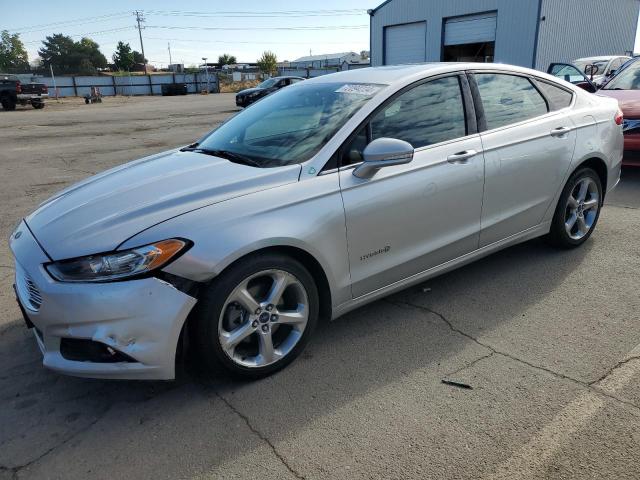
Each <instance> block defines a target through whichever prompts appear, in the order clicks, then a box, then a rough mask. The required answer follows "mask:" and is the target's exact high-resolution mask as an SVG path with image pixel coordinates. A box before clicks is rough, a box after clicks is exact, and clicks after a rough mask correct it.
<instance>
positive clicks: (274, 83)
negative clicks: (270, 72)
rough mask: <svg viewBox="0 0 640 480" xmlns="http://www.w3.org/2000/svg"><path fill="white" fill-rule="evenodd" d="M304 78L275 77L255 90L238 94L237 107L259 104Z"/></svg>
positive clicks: (250, 89)
mask: <svg viewBox="0 0 640 480" xmlns="http://www.w3.org/2000/svg"><path fill="white" fill-rule="evenodd" d="M303 80H304V78H302V77H273V78H269V79H267V80H265V81H264V82H262V83H260V84H258V86H256V87H254V88H247V89H246V90H242V91H240V92H238V93H237V94H236V105H237V106H238V107H248V106H249V105H251V104H252V103H253V102H257V101H258V100H260V99H261V98H263V97H266V96H267V95H269V94H270V93H273V92H275V91H277V90H280V89H281V88H284V87H288V86H289V85H293V84H295V83H298V82H301V81H303Z"/></svg>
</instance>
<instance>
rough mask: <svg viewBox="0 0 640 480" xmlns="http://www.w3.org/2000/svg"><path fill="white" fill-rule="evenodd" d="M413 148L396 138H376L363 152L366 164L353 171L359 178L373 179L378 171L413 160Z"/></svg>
mask: <svg viewBox="0 0 640 480" xmlns="http://www.w3.org/2000/svg"><path fill="white" fill-rule="evenodd" d="M413 152H414V148H413V146H412V145H411V144H410V143H408V142H405V141H403V140H398V139H395V138H376V139H375V140H374V141H373V142H371V143H370V144H369V145H367V147H366V148H365V149H364V151H363V152H362V156H363V158H364V162H362V163H361V164H360V165H358V167H356V169H355V170H354V171H353V175H355V176H356V177H358V178H371V177H373V176H374V175H375V174H376V172H377V171H378V170H380V169H381V168H384V167H391V166H394V165H404V164H405V163H409V162H411V160H413Z"/></svg>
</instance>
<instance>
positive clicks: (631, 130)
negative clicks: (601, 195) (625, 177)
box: [597, 62, 640, 167]
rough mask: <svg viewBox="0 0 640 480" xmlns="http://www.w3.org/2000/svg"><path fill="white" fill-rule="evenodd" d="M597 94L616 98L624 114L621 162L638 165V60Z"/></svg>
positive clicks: (639, 165) (639, 156) (639, 131)
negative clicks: (622, 156) (622, 158)
mask: <svg viewBox="0 0 640 480" xmlns="http://www.w3.org/2000/svg"><path fill="white" fill-rule="evenodd" d="M597 94H598V95H601V96H604V97H612V98H615V99H616V100H618V103H619V104H620V108H621V109H622V113H623V114H624V122H623V127H622V128H623V131H624V160H623V162H622V164H623V165H628V166H634V167H640V62H633V63H632V64H631V65H629V66H628V67H626V68H625V69H623V70H622V71H620V73H619V74H618V75H616V76H615V77H613V78H612V79H611V80H609V81H608V82H607V83H606V84H605V85H604V86H603V87H602V89H601V90H598V93H597Z"/></svg>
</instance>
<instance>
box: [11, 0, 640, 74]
mask: <svg viewBox="0 0 640 480" xmlns="http://www.w3.org/2000/svg"><path fill="white" fill-rule="evenodd" d="M379 3H381V0H307V1H298V2H293V1H291V0H235V1H222V0H210V1H208V2H203V1H196V0H182V1H180V2H176V1H175V0H173V1H167V0H153V1H149V0H139V1H135V2H131V1H126V0H110V1H104V0H101V1H99V2H91V1H86V0H55V1H51V0H49V1H43V0H29V1H11V0H0V11H2V15H1V16H0V30H3V29H7V30H10V31H12V32H18V33H20V35H21V38H22V40H23V42H24V43H25V47H26V48H27V50H28V52H29V59H30V60H33V59H34V58H35V57H36V56H37V51H38V48H40V46H41V41H42V39H44V37H45V36H46V35H50V34H53V33H63V34H66V35H72V36H74V38H75V39H79V38H80V37H81V36H82V35H83V34H84V35H86V36H88V37H90V38H91V39H93V40H95V41H96V42H98V44H99V45H100V47H101V50H102V52H103V53H104V54H105V56H106V57H107V59H108V60H109V61H111V55H112V54H113V51H114V48H115V46H116V43H117V42H118V40H122V41H125V42H128V43H129V44H130V45H131V47H132V48H133V49H135V50H140V41H139V39H138V32H137V30H136V29H135V28H134V25H135V17H134V16H133V11H134V10H136V9H137V10H140V11H143V12H144V16H145V18H146V21H145V23H144V25H145V27H146V28H145V29H144V30H143V40H144V46H145V54H146V56H147V58H148V59H149V60H150V62H151V63H153V64H155V65H156V66H159V67H162V66H166V65H167V64H168V63H169V52H168V48H167V44H168V43H170V44H171V54H172V59H173V62H174V63H184V64H186V65H190V64H198V63H201V62H202V57H207V58H208V59H209V61H216V60H217V58H218V55H220V54H222V53H230V54H232V55H235V56H236V58H237V59H238V61H240V62H253V61H255V60H256V59H257V58H258V57H259V56H260V54H261V53H262V52H263V51H264V50H267V49H268V50H273V51H274V52H275V53H276V54H277V56H278V60H280V61H282V60H294V59H296V58H298V57H301V56H304V55H309V52H310V50H311V51H312V53H313V54H323V53H334V52H345V51H355V52H359V51H360V50H368V49H369V28H368V25H369V17H368V15H367V13H366V10H367V9H368V8H374V7H376V6H377V5H378V4H379ZM301 11H302V12H301ZM26 12H41V13H43V12H44V15H39V16H37V15H26V14H25V13H26ZM315 27H319V28H315ZM635 51H636V52H638V51H640V37H637V38H636V48H635Z"/></svg>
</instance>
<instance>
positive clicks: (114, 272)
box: [45, 238, 190, 282]
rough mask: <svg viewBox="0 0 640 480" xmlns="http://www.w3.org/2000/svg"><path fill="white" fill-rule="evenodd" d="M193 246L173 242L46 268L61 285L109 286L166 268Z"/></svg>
mask: <svg viewBox="0 0 640 480" xmlns="http://www.w3.org/2000/svg"><path fill="white" fill-rule="evenodd" d="M189 246H190V244H189V243H188V242H187V241H186V240H180V239H177V238H172V239H169V240H163V241H161V242H156V243H152V244H150V245H144V246H142V247H136V248H132V249H130V250H123V251H119V252H110V253H104V254H98V255H89V256H87V257H80V258H73V259H70V260H61V261H59V262H53V263H49V264H47V265H45V268H46V269H47V271H48V272H49V274H50V275H51V276H52V277H53V278H55V279H56V280H58V281H60V282H108V281H114V280H123V279H128V278H131V277H137V276H140V275H144V274H146V273H149V272H151V271H153V270H156V269H158V268H160V267H163V266H165V265H167V264H168V263H169V262H170V261H171V260H174V259H175V258H176V257H177V256H178V255H179V254H180V253H184V251H185V249H186V248H188V247H189Z"/></svg>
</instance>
